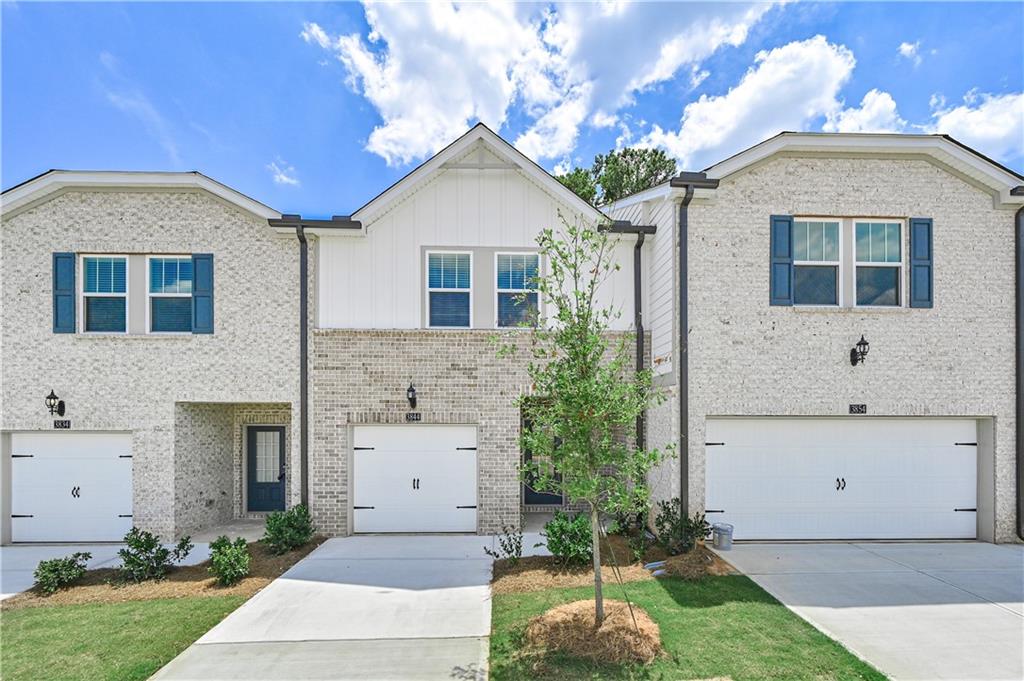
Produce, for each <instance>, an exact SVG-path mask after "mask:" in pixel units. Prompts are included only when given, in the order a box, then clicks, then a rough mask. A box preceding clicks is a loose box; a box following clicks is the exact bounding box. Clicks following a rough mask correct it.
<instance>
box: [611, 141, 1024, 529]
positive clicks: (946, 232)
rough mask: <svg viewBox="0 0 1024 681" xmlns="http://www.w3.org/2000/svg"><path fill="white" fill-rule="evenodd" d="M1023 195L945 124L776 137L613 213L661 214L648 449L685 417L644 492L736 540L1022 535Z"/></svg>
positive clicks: (657, 217)
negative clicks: (910, 130)
mask: <svg viewBox="0 0 1024 681" xmlns="http://www.w3.org/2000/svg"><path fill="white" fill-rule="evenodd" d="M709 180H710V181H709ZM715 181H717V182H715ZM687 184H690V185H691V186H694V189H693V195H692V197H691V202H690V205H689V206H688V208H684V209H683V210H681V206H682V204H683V203H685V201H686V198H687V186H686V185H687ZM715 184H717V187H714V186H713V185H715ZM673 185H675V186H673ZM1021 185H1024V179H1022V178H1021V176H1020V175H1018V174H1016V173H1014V172H1012V171H1010V170H1008V169H1006V168H1004V167H1002V166H999V165H998V164H996V163H994V162H992V161H990V160H989V159H986V158H984V157H982V156H980V155H979V154H977V153H976V152H973V151H972V150H970V149H967V148H965V147H963V146H962V145H959V144H958V143H956V142H955V141H953V140H951V139H949V138H947V137H944V136H939V135H919V136H917V135H842V134H838V135H826V134H797V133H784V134H782V135H779V136H777V137H775V138H772V139H770V140H767V141H765V142H763V143H761V144H759V145H757V146H755V147H753V148H751V149H748V150H747V151H744V152H742V153H740V154H738V155H736V156H734V157H732V158H730V159H727V160H725V161H723V162H721V163H718V164H716V165H714V166H711V167H710V168H708V169H707V170H706V172H705V174H704V175H700V174H690V175H685V174H684V175H683V176H681V177H680V178H678V179H677V180H674V181H673V182H671V183H666V184H664V185H662V186H659V187H655V188H653V189H651V190H649V191H646V192H643V193H641V194H638V195H635V196H632V197H629V198H627V199H624V200H622V201H619V202H618V203H616V204H615V205H614V206H611V207H610V208H609V210H608V213H609V214H610V215H611V216H612V217H614V218H620V219H632V220H640V221H646V220H651V221H653V222H655V223H656V224H657V225H658V232H657V235H656V236H655V237H654V243H653V251H652V253H651V260H650V262H651V264H650V270H651V272H650V274H651V280H650V281H651V287H652V291H659V292H660V291H665V290H668V289H672V290H673V291H674V295H672V296H667V295H665V296H661V297H658V295H657V294H652V296H651V297H652V299H653V301H654V302H653V304H652V305H653V306H652V310H651V313H652V315H651V316H650V317H648V321H647V327H648V328H649V329H650V330H651V333H652V346H653V348H652V353H653V357H654V364H655V367H656V369H655V371H656V373H658V374H659V378H658V381H659V382H660V383H661V384H662V385H664V386H666V389H668V390H670V391H671V394H672V399H671V400H669V401H668V402H666V403H664V404H663V405H661V406H660V407H659V408H658V409H656V410H654V412H653V413H652V414H650V417H649V419H648V428H649V439H650V440H651V441H652V443H654V442H659V441H662V440H667V439H668V440H672V441H675V442H680V426H679V424H680V422H681V421H682V420H683V419H685V422H686V424H687V427H685V428H684V430H683V432H684V435H685V437H684V438H682V442H681V446H680V452H681V453H682V455H681V456H680V457H679V459H677V460H675V461H673V462H671V463H669V464H668V465H665V466H663V467H662V469H660V470H658V471H656V472H655V473H654V474H653V475H652V477H651V482H652V485H653V487H654V489H655V490H656V495H657V496H660V497H661V498H668V497H674V496H680V490H681V489H682V490H683V497H684V498H685V499H686V500H687V503H688V506H689V510H690V512H691V513H693V512H698V511H705V510H706V511H707V513H708V519H709V520H710V521H712V522H716V521H720V520H721V521H726V522H731V523H733V524H734V525H735V526H736V530H735V532H736V537H737V538H766V539H845V538H950V537H961V538H974V537H977V538H979V539H984V540H988V541H993V540H995V541H1013V540H1015V539H1016V538H1017V537H1018V532H1019V527H1015V524H1016V523H1017V522H1019V520H1018V517H1017V516H1018V509H1017V504H1018V503H1019V501H1018V498H1019V497H1018V495H1019V494H1020V491H1019V489H1018V487H1017V483H1016V475H1017V468H1018V467H1019V466H1020V465H1021V463H1020V460H1019V458H1018V456H1019V455H1018V446H1019V445H1018V443H1019V440H1018V439H1017V438H1018V434H1017V421H1018V419H1019V418H1020V417H1019V414H1020V409H1021V404H1020V402H1019V401H1018V397H1019V395H1018V394H1017V387H1016V384H1015V380H1019V378H1015V377H1016V376H1017V372H1018V371H1019V370H1020V362H1021V357H1020V354H1019V353H1021V345H1020V343H1021V339H1020V338H1019V333H1020V332H1019V330H1018V325H1019V324H1020V322H1021V317H1020V316H1019V315H1020V312H1019V308H1018V312H1016V314H1017V315H1018V316H1017V317H1016V318H1015V301H1016V305H1018V306H1019V305H1021V304H1022V300H1021V294H1020V288H1019V287H1020V281H1019V279H1018V278H1017V277H1018V276H1020V275H1016V276H1015V252H1016V257H1017V258H1020V257H1021V249H1022V248H1024V244H1022V243H1021V240H1020V239H1021V237H1020V230H1021V229H1022V227H1021V216H1020V213H1019V212H1018V211H1019V210H1020V208H1021V206H1022V205H1024V195H1022V194H1024V191H1022V188H1021ZM683 214H685V217H686V229H685V233H686V240H685V249H684V250H682V251H681V250H680V248H679V246H680V244H679V234H680V220H681V215H683ZM917 218H920V219H921V220H917ZM915 230H916V233H913V234H912V233H911V232H913V231H915ZM773 231H774V232H775V235H774V238H773ZM681 256H685V260H681ZM681 262H682V263H683V265H682V267H680V263H681ZM773 268H774V269H775V272H774V273H773V272H772V270H773ZM680 272H682V277H683V278H682V281H680ZM681 284H685V286H684V288H685V291H686V295H685V297H684V298H681V297H680V296H679V294H678V292H679V290H680V285H681ZM681 301H683V303H682V304H681ZM680 315H685V317H684V318H685V319H686V322H685V327H686V329H687V331H688V333H687V334H686V335H682V334H680ZM862 336H863V337H864V338H865V340H866V341H868V342H869V354H868V356H867V358H866V361H864V362H862V363H858V364H857V365H856V366H854V365H852V364H851V356H850V352H851V349H853V347H854V346H855V344H856V343H857V342H858V341H859V340H860V338H861V337H862ZM684 342H685V343H686V345H687V347H684ZM681 349H682V350H683V353H682V355H681V354H680V350H681ZM681 356H682V358H683V361H680V357H681ZM681 370H682V379H683V381H682V385H683V386H684V391H685V392H684V396H685V397H686V398H687V399H686V400H685V401H684V402H683V403H682V404H680V400H679V397H680V390H679V386H680V384H681V383H680V376H681ZM861 410H864V411H865V412H866V415H851V413H852V412H854V411H861Z"/></svg>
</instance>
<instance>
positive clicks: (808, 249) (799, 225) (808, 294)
mask: <svg viewBox="0 0 1024 681" xmlns="http://www.w3.org/2000/svg"><path fill="white" fill-rule="evenodd" d="M839 232H840V229H839V222H838V221H836V220H814V219H808V220H796V221H794V222H793V303H794V304H795V305H839V304H840V295H839V291H840V279H839V270H840V262H841V261H840V255H839Z"/></svg>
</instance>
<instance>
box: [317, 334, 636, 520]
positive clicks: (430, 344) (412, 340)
mask: <svg viewBox="0 0 1024 681" xmlns="http://www.w3.org/2000/svg"><path fill="white" fill-rule="evenodd" d="M495 336H499V337H500V338H501V340H502V341H511V342H513V343H515V344H516V347H517V351H516V352H515V353H513V354H512V355H511V356H509V357H502V358H499V357H498V356H497V349H498V346H497V344H496V343H495V342H494V341H493V339H494V338H495ZM528 343H529V336H528V335H527V333H525V332H521V331H514V332H496V331H484V330H465V331H452V330H445V331H440V330H426V329H424V330H413V331H401V330H390V331H385V330H380V331H360V330H318V331H317V332H316V333H315V336H314V339H313V347H314V352H313V356H312V358H311V373H312V376H311V384H310V396H311V415H312V424H311V443H310V484H311V493H310V498H311V499H310V505H311V509H312V512H313V515H314V518H315V520H316V522H317V525H318V526H319V527H320V529H321V530H324V531H326V532H327V533H329V534H331V535H345V534H348V533H349V532H350V527H349V518H350V513H349V507H350V502H349V495H350V490H349V484H350V480H349V462H350V461H351V443H350V437H351V427H352V426H353V425H357V424H404V423H405V414H406V413H407V412H408V411H409V405H408V402H407V401H406V396H405V390H406V388H407V387H408V385H409V382H410V380H411V381H412V382H413V383H414V384H415V386H416V392H417V398H418V404H417V408H416V411H417V412H419V413H420V414H422V421H421V423H423V424H459V425H475V426H477V466H478V480H479V482H478V485H479V488H478V499H477V505H478V511H477V514H478V515H477V517H478V532H480V533H482V534H486V533H493V532H499V531H501V527H502V525H518V523H519V516H520V504H521V486H520V483H519V474H518V468H519V462H520V451H519V429H520V413H519V407H518V406H517V404H516V400H517V399H518V397H519V396H520V395H522V394H525V393H528V392H529V388H530V382H529V378H528V376H527V371H526V367H527V364H528V362H529V352H528V350H527V346H528ZM648 346H649V344H648Z"/></svg>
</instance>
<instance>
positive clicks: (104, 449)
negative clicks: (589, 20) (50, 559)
mask: <svg viewBox="0 0 1024 681" xmlns="http://www.w3.org/2000/svg"><path fill="white" fill-rule="evenodd" d="M131 455H132V439H131V435H130V434H127V433H14V434H12V435H11V540H12V541H15V542H93V541H120V540H121V538H122V537H124V535H125V533H126V532H127V531H128V530H129V529H131V526H132V516H131V513H132V459H131Z"/></svg>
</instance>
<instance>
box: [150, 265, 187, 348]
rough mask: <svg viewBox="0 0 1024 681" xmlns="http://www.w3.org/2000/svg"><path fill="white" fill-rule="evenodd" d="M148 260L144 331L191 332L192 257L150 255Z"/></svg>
mask: <svg viewBox="0 0 1024 681" xmlns="http://www.w3.org/2000/svg"><path fill="white" fill-rule="evenodd" d="M148 260H149V293H148V302H147V306H146V311H147V314H148V315H149V324H148V330H149V331H150V332H151V333H191V332H192V256H150V257H149V259H148Z"/></svg>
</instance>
